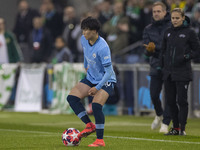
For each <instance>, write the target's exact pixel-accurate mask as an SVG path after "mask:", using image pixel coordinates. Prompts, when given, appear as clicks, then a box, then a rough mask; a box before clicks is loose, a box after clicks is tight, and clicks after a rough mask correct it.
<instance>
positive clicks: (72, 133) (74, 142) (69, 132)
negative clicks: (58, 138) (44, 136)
mask: <svg viewBox="0 0 200 150" xmlns="http://www.w3.org/2000/svg"><path fill="white" fill-rule="evenodd" d="M78 133H80V131H79V130H77V129H75V128H68V129H66V130H65V131H64V132H63V134H62V142H63V144H64V145H65V146H78V145H79V144H80V139H79V138H78Z"/></svg>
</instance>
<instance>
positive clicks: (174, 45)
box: [160, 8, 200, 135]
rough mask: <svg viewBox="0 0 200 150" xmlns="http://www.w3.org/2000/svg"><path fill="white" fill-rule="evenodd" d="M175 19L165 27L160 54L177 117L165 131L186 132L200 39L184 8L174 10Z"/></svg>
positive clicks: (170, 101)
mask: <svg viewBox="0 0 200 150" xmlns="http://www.w3.org/2000/svg"><path fill="white" fill-rule="evenodd" d="M171 22H172V25H173V26H172V27H171V28H169V29H167V30H166V31H165V34H164V38H163V44H162V51H161V56H160V62H161V66H162V68H163V80H164V87H165V95H166V100H167V103H168V105H169V107H170V113H171V116H172V121H173V128H171V129H170V130H169V132H168V133H167V134H165V135H186V133H185V126H186V123H187V116H188V102H187V97H188V95H187V92H188V86H189V82H190V81H191V80H192V67H191V59H194V58H196V57H199V54H200V43H199V39H198V37H197V35H196V33H195V31H194V30H193V29H191V28H190V26H189V23H190V20H189V18H188V17H187V16H185V14H184V12H183V11H182V10H181V9H180V8H175V9H173V10H172V12H171Z"/></svg>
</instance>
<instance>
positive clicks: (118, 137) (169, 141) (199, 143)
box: [0, 129, 200, 145]
mask: <svg viewBox="0 0 200 150" xmlns="http://www.w3.org/2000/svg"><path fill="white" fill-rule="evenodd" d="M0 131H9V132H25V133H42V134H57V135H58V134H62V133H53V132H42V131H26V130H12V129H0ZM93 136H95V135H93ZM104 137H107V138H113V139H127V140H138V141H151V142H168V143H181V144H197V145H200V142H189V141H172V140H160V139H146V138H136V137H120V136H104Z"/></svg>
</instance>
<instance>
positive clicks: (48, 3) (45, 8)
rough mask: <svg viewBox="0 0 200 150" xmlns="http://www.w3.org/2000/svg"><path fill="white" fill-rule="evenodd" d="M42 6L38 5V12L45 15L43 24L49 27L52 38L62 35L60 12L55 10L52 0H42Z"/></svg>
mask: <svg viewBox="0 0 200 150" xmlns="http://www.w3.org/2000/svg"><path fill="white" fill-rule="evenodd" d="M41 5H42V6H41V7H40V12H41V13H42V14H41V15H43V16H44V17H45V24H44V26H45V27H46V28H48V29H49V31H50V32H51V34H52V36H53V39H54V40H55V38H56V37H58V36H60V35H62V27H63V21H62V14H61V13H59V12H57V11H56V10H55V7H54V4H53V2H52V0H43V1H42V4H41Z"/></svg>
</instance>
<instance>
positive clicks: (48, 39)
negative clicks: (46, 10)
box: [29, 17, 53, 63]
mask: <svg viewBox="0 0 200 150" xmlns="http://www.w3.org/2000/svg"><path fill="white" fill-rule="evenodd" d="M52 43H53V39H52V36H51V33H50V31H49V30H48V29H46V28H45V27H44V26H43V19H42V17H35V18H34V19H33V30H32V31H31V33H30V36H29V49H30V53H31V62H32V63H33V62H35V63H40V62H47V61H48V60H49V57H50V56H51V54H52V48H53V44H52Z"/></svg>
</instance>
